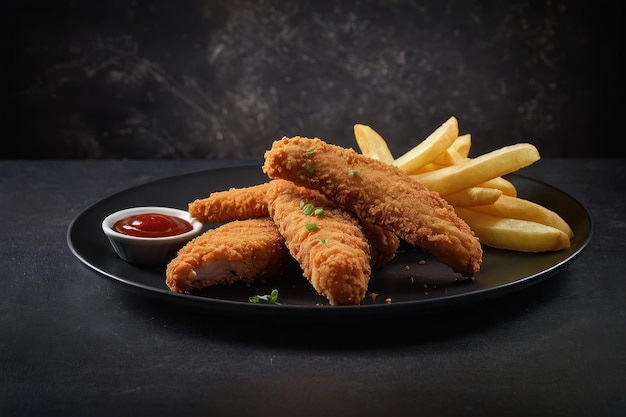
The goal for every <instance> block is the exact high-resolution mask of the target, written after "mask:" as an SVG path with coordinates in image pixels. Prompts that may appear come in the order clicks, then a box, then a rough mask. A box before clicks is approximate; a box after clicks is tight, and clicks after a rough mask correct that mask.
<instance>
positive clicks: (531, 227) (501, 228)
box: [455, 207, 570, 252]
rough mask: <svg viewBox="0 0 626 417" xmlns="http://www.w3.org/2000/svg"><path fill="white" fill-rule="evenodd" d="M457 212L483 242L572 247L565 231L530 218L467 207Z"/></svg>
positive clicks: (524, 248) (521, 247)
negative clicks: (493, 213)
mask: <svg viewBox="0 0 626 417" xmlns="http://www.w3.org/2000/svg"><path fill="white" fill-rule="evenodd" d="M455 211H456V213H457V214H458V215H459V217H461V218H462V219H463V220H465V222H466V223H467V224H468V225H469V226H470V227H471V228H472V230H473V231H474V233H476V235H477V236H478V238H479V239H480V242H481V244H484V245H487V246H491V247H493V248H498V249H509V250H515V251H520V252H547V251H558V250H562V249H567V248H569V247H570V239H569V237H568V236H567V234H566V233H565V232H563V231H562V230H559V229H557V228H555V227H552V226H546V225H545V224H541V223H537V222H532V221H528V220H520V219H511V218H502V217H496V216H491V215H489V214H485V213H480V212H478V211H475V210H473V209H469V208H465V207H457V208H455Z"/></svg>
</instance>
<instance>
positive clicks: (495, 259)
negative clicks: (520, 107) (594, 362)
mask: <svg viewBox="0 0 626 417" xmlns="http://www.w3.org/2000/svg"><path fill="white" fill-rule="evenodd" d="M507 179H509V180H510V181H511V182H513V184H514V185H515V186H516V188H517V190H518V195H519V196H520V197H523V198H526V199H528V200H531V201H534V202H537V203H539V204H541V205H544V206H545V207H548V208H550V209H551V210H554V211H555V212H557V213H559V214H560V215H561V216H562V217H563V218H564V219H565V220H566V221H567V222H568V223H569V225H570V226H571V228H572V229H573V231H574V233H575V237H574V238H573V239H572V244H571V247H570V248H569V249H567V250H562V251H558V252H547V253H539V254H535V253H521V252H515V251H506V250H497V249H492V248H487V247H486V248H484V256H483V264H482V267H481V270H480V271H479V272H478V273H477V274H476V276H475V278H474V279H464V278H462V277H461V276H459V275H458V274H455V273H454V272H452V271H451V270H450V269H449V268H448V267H447V266H445V265H443V264H441V263H439V262H437V261H435V260H433V259H432V258H431V257H430V256H428V255H426V254H424V253H423V252H422V251H420V250H419V249H418V248H415V247H412V246H410V245H406V244H403V245H402V246H401V247H400V249H399V251H398V254H397V256H396V258H395V259H394V260H393V261H392V262H391V263H390V264H389V265H387V266H386V267H385V268H383V269H380V270H377V271H375V272H374V273H373V275H372V278H371V280H370V284H369V291H368V296H366V299H365V300H364V302H363V303H362V305H359V306H329V305H328V303H327V302H326V300H325V299H324V298H322V297H320V296H319V295H317V294H316V292H315V291H314V290H313V288H312V287H311V286H310V284H309V283H308V282H307V281H306V279H305V278H304V277H303V276H302V272H301V271H300V270H299V269H294V270H293V271H291V272H289V273H286V274H284V275H281V276H275V277H271V278H269V279H267V280H264V281H259V282H256V283H254V284H252V285H243V284H241V285H240V284H234V285H228V286H219V287H209V288H206V289H202V290H199V291H198V292H197V293H194V294H193V295H185V294H177V293H173V292H171V291H170V290H169V288H168V287H167V286H166V285H165V274H164V270H165V265H159V266H152V267H145V266H137V265H133V264H130V263H127V262H125V261H123V260H121V259H120V258H119V257H117V255H116V254H115V252H114V251H113V249H112V248H111V246H110V245H109V242H108V241H107V239H106V237H105V236H104V234H103V233H102V230H101V226H100V225H101V222H102V219H104V217H106V216H107V215H108V214H110V213H111V212H113V211H116V210H119V209H122V208H126V207H132V206H169V207H176V208H181V209H186V208H187V204H188V203H189V202H191V201H193V200H195V199H197V198H203V197H206V196H208V195H209V194H210V193H211V192H213V191H221V190H225V189H228V188H230V187H244V186H249V185H254V184H258V183H261V182H264V181H266V180H267V177H266V176H265V174H263V172H262V171H261V166H260V165H243V166H233V167H228V168H222V169H215V170H207V171H201V172H194V173H190V174H185V175H179V176H174V177H169V178H164V179H160V180H157V181H153V182H150V183H147V184H144V185H140V186H137V187H133V188H130V189H128V190H125V191H122V192H120V193H117V194H114V195H111V196H109V197H107V198H105V199H103V200H101V201H99V202H98V203H96V204H94V205H92V206H90V207H88V208H87V209H86V210H84V211H83V212H82V213H80V214H79V215H78V216H77V217H76V218H75V219H74V221H73V222H72V223H71V224H70V226H69V229H68V232H67V242H68V245H69V247H70V249H71V251H72V252H73V253H74V255H76V257H78V259H79V260H80V261H82V262H83V263H84V264H85V265H87V266H88V267H90V268H92V269H93V270H95V271H96V272H98V273H99V274H101V275H103V276H104V277H106V278H109V279H111V280H113V281H114V282H117V283H120V284H123V286H124V287H125V288H128V289H132V290H136V291H138V292H139V293H141V294H144V295H149V296H154V297H157V298H159V299H160V300H163V301H168V302H176V303H182V304H183V305H184V306H187V307H191V308H197V309H200V310H201V311H205V312H213V313H219V314H227V315H237V316H242V317H246V316H247V317H253V316H254V317H255V318H259V317H263V318H273V319H281V318H289V319H294V320H317V319H327V318H328V319H345V318H358V319H361V318H365V317H374V316H375V317H378V318H380V317H388V316H390V315H397V314H402V315H404V314H413V313H417V312H425V311H433V310H437V309H449V308H451V307H456V306H460V305H465V304H467V303H469V302H476V301H480V300H484V299H486V298H491V297H496V296H502V295H504V294H507V293H510V292H512V291H514V290H519V289H522V288H525V287H527V286H529V285H531V284H535V283H538V282H541V281H542V280H544V279H546V278H548V277H550V276H552V275H553V274H555V273H556V272H558V271H559V270H560V269H561V268H563V267H564V266H566V265H567V264H568V263H569V262H571V261H573V260H574V259H575V257H576V256H577V255H578V254H580V252H581V251H582V250H583V249H584V247H585V246H586V245H587V244H588V243H589V241H590V240H591V236H592V234H593V223H592V221H591V217H590V215H589V212H588V211H587V209H586V208H585V207H584V206H582V205H581V204H580V203H579V202H578V201H576V200H575V199H574V198H572V197H571V196H569V195H568V194H566V193H564V192H562V191H560V190H558V189H556V188H554V187H551V186H549V185H547V184H545V183H542V182H539V181H536V180H533V179H529V178H526V177H523V176H519V175H514V174H511V175H508V176H507ZM211 226H212V225H209V226H207V227H211ZM421 260H425V261H426V262H425V264H423V262H420V261H421ZM272 289H278V291H279V300H278V301H279V302H280V305H270V304H256V303H251V302H250V301H249V297H250V296H254V295H263V294H269V293H270V292H271V290H272ZM371 293H376V294H377V297H375V299H374V298H373V297H371V296H370V294H371ZM388 300H389V302H388Z"/></svg>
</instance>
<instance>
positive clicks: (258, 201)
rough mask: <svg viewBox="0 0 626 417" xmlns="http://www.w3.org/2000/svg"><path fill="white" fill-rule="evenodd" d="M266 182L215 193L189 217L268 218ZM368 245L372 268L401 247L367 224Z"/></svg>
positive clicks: (218, 220) (364, 224) (193, 208)
mask: <svg viewBox="0 0 626 417" xmlns="http://www.w3.org/2000/svg"><path fill="white" fill-rule="evenodd" d="M268 190H269V182H266V183H262V184H258V185H253V186H250V187H243V188H230V189H228V190H226V191H218V192H214V193H212V194H210V195H209V196H208V197H206V198H202V199H198V200H195V201H194V202H192V203H190V204H189V214H191V215H192V216H194V217H196V218H197V219H198V220H200V221H201V222H203V223H223V222H228V221H232V220H244V219H249V218H258V217H267V216H269V213H268V208H267V201H266V198H265V194H266V193H267V191H268ZM361 226H362V228H363V232H364V233H365V236H366V237H367V241H368V242H369V244H370V252H371V265H372V268H380V267H382V266H384V265H386V264H387V263H389V262H390V261H391V260H392V259H393V258H394V257H395V254H396V250H397V249H398V247H399V246H400V239H399V238H398V237H397V236H396V235H395V234H393V233H392V232H390V231H388V230H386V229H383V228H382V227H380V226H377V225H374V224H372V223H368V222H361Z"/></svg>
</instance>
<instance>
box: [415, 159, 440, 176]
mask: <svg viewBox="0 0 626 417" xmlns="http://www.w3.org/2000/svg"><path fill="white" fill-rule="evenodd" d="M447 166H448V165H441V164H437V163H435V162H431V163H429V164H426V165H424V166H423V167H421V168H420V169H418V170H417V171H415V172H414V174H423V173H424V172H430V171H434V170H436V169H441V168H445V167H447Z"/></svg>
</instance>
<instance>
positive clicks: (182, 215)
mask: <svg viewBox="0 0 626 417" xmlns="http://www.w3.org/2000/svg"><path fill="white" fill-rule="evenodd" d="M149 214H158V215H159V216H158V217H157V216H152V217H151V218H159V219H160V218H163V219H165V217H162V216H166V217H167V216H169V217H172V218H177V219H182V220H183V221H185V222H187V223H189V224H190V225H191V230H189V231H186V232H183V233H180V234H175V235H172V236H158V237H143V236H133V235H129V234H126V233H123V232H119V231H116V230H115V224H116V223H117V222H118V221H120V220H122V219H126V218H128V217H129V216H137V215H149ZM203 226H204V225H203V224H202V223H201V222H200V221H199V220H198V219H196V218H195V217H191V216H190V215H189V212H187V211H185V210H180V209H175V208H171V207H156V206H147V207H132V208H127V209H123V210H119V211H116V212H114V213H111V214H110V215H108V216H107V217H105V218H104V220H103V221H102V231H103V232H104V234H105V235H106V237H107V238H108V239H109V242H110V243H111V246H113V249H114V250H115V253H117V255H118V256H119V257H120V258H122V259H123V260H125V261H127V262H130V263H135V264H166V263H169V262H170V261H171V260H172V259H174V257H176V254H177V252H178V250H179V249H180V248H182V247H183V246H184V245H185V244H186V243H187V242H189V241H190V240H191V239H193V238H194V237H196V236H198V235H199V234H200V233H202V230H203Z"/></svg>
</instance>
